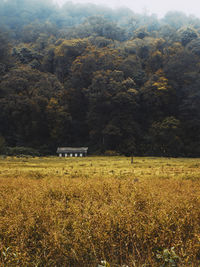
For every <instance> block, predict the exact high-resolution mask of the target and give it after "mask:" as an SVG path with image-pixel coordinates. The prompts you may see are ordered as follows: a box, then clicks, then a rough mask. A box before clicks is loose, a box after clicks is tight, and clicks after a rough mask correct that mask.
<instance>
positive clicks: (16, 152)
mask: <svg viewBox="0 0 200 267" xmlns="http://www.w3.org/2000/svg"><path fill="white" fill-rule="evenodd" d="M6 154H7V155H8V156H36V157H37V156H40V153H39V152H38V151H37V150H36V149H34V148H31V147H8V148H7V151H6Z"/></svg>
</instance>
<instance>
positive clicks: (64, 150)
mask: <svg viewBox="0 0 200 267" xmlns="http://www.w3.org/2000/svg"><path fill="white" fill-rule="evenodd" d="M87 151H88V147H58V148H57V153H87Z"/></svg>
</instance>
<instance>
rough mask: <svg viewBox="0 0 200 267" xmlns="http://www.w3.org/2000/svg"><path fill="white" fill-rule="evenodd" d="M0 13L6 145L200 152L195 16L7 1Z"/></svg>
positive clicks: (1, 123)
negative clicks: (160, 15)
mask: <svg viewBox="0 0 200 267" xmlns="http://www.w3.org/2000/svg"><path fill="white" fill-rule="evenodd" d="M0 21H1V23H0V27H1V29H0V111H1V112H0V133H1V136H2V138H4V139H5V142H6V144H7V145H8V146H9V147H18V146H19V147H21V146H23V147H26V146H27V147H33V148H35V149H38V150H40V148H41V147H42V148H45V149H44V150H45V151H48V153H49V152H50V153H55V150H56V147H57V146H58V145H60V146H65V145H66V146H83V145H87V146H89V147H90V149H91V151H92V152H93V153H95V152H96V153H104V152H105V151H116V152H117V153H119V154H124V155H127V156H129V155H133V154H135V155H160V156H162V155H169V156H177V155H181V156H193V157H194V156H195V157H197V156H199V155H200V148H199V147H200V126H199V125H200V117H199V114H200V111H199V107H200V104H199V99H200V95H199V88H200V75H199V73H200V64H199V61H200V48H199V47H200V45H199V44H200V41H199V40H200V35H199V33H200V20H199V19H198V18H195V17H191V16H186V15H185V14H183V13H180V12H169V13H167V14H166V16H165V17H164V18H163V19H158V18H157V17H156V16H155V15H150V16H148V15H146V14H143V15H140V14H136V13H134V12H133V11H131V10H129V9H118V10H112V9H109V8H105V7H100V6H96V5H91V4H84V5H79V4H73V3H71V2H68V3H65V4H64V5H63V6H61V7H59V6H56V5H55V3H54V1H51V0H45V1H39V0H29V1H28V0H7V1H3V0H0ZM174 123H175V124H177V127H176V129H175V128H174V127H173V125H174ZM166 125H168V126H166Z"/></svg>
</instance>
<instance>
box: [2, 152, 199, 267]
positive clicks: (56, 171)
mask: <svg viewBox="0 0 200 267" xmlns="http://www.w3.org/2000/svg"><path fill="white" fill-rule="evenodd" d="M171 247H174V248H175V252H176V254H177V255H178V256H179V258H180V260H179V263H178V265H177V266H185V267H188V266H195V267H198V266H200V159H166V158H135V159H134V164H131V163H130V159H129V158H124V157H110V158H109V157H91V158H90V157H89V158H66V159H64V158H23V159H19V158H6V159H1V160H0V266H97V264H98V263H100V261H101V260H106V261H108V262H109V263H110V266H111V267H112V266H122V265H123V264H124V265H128V266H129V267H131V266H137V267H140V266H152V267H154V266H161V265H162V264H163V263H164V259H160V261H158V259H157V258H156V255H157V254H158V251H159V253H160V254H162V251H163V249H170V248H171ZM165 266H170V265H165ZM171 266H172V265H171Z"/></svg>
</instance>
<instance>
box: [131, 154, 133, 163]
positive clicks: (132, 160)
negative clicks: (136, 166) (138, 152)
mask: <svg viewBox="0 0 200 267" xmlns="http://www.w3.org/2000/svg"><path fill="white" fill-rule="evenodd" d="M131 164H133V156H131Z"/></svg>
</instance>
